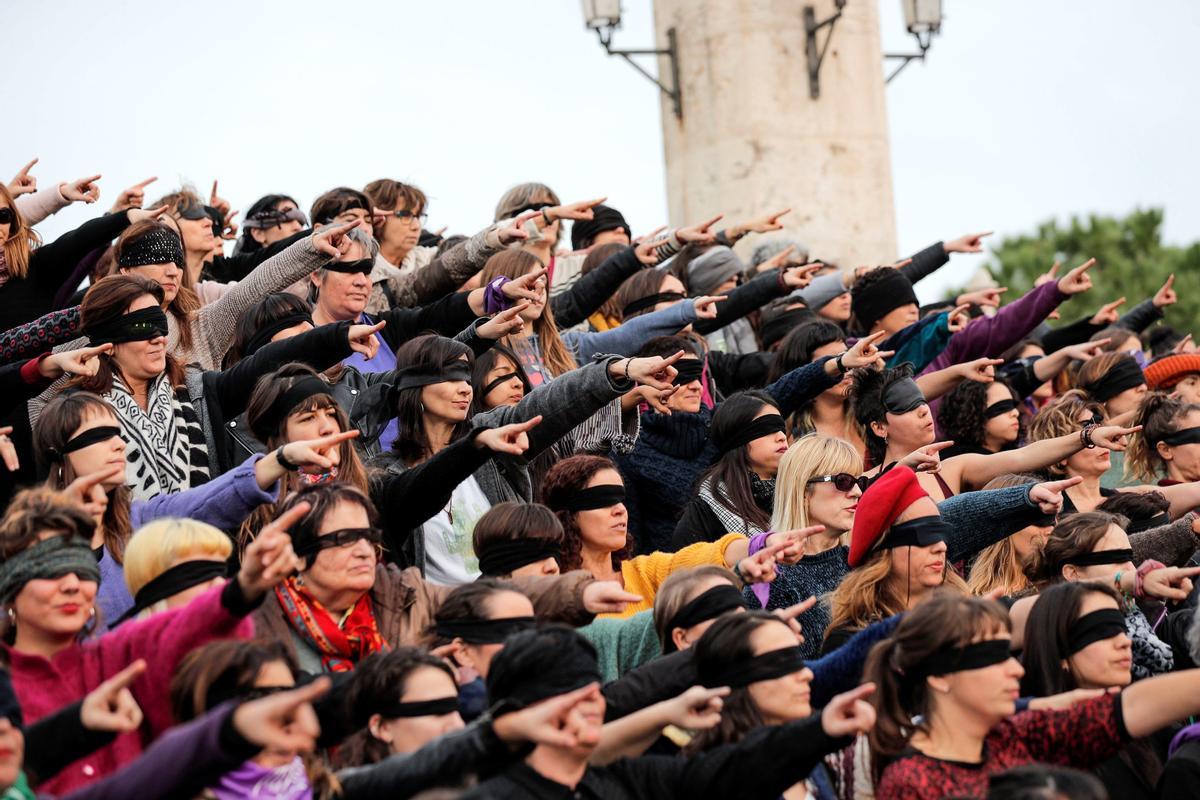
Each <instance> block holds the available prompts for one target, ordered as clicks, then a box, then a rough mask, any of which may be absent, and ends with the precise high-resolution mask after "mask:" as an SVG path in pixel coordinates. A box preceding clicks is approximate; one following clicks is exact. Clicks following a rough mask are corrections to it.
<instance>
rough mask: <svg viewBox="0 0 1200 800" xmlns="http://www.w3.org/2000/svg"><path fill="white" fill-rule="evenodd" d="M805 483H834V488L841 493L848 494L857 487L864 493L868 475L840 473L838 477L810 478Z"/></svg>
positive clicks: (820, 476)
mask: <svg viewBox="0 0 1200 800" xmlns="http://www.w3.org/2000/svg"><path fill="white" fill-rule="evenodd" d="M805 483H832V484H833V488H835V489H837V490H838V491H839V492H848V491H850V490H851V489H853V488H854V487H855V486H857V487H858V488H859V489H861V490H862V491H864V492H865V491H866V490H867V476H866V475H851V474H850V473H848V472H839V473H838V474H836V475H818V476H817V477H815V478H809V479H808V480H807V481H806V482H805Z"/></svg>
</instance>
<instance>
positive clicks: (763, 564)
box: [733, 541, 803, 584]
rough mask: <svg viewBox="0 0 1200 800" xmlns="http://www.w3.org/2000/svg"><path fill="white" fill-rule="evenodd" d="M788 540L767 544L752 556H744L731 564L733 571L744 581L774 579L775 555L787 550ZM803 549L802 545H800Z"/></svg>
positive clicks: (765, 581) (756, 581) (767, 580)
mask: <svg viewBox="0 0 1200 800" xmlns="http://www.w3.org/2000/svg"><path fill="white" fill-rule="evenodd" d="M790 547H791V543H790V542H786V541H783V542H777V543H776V544H768V545H767V546H766V547H764V548H763V549H762V550H759V551H758V552H757V553H755V554H754V555H752V556H746V557H745V558H743V559H742V560H741V561H738V562H737V563H736V564H734V565H733V571H734V573H736V574H737V575H740V576H741V578H742V581H743V582H744V583H747V584H750V583H770V582H771V581H773V580H775V574H776V573H775V561H776V557H777V556H778V555H779V554H780V553H782V552H783V551H784V550H789V548H790ZM801 550H803V545H801Z"/></svg>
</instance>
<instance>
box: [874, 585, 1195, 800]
mask: <svg viewBox="0 0 1200 800" xmlns="http://www.w3.org/2000/svg"><path fill="white" fill-rule="evenodd" d="M1011 631H1012V627H1011V623H1010V622H1009V617H1008V614H1007V613H1006V612H1005V611H1004V609H1003V608H1002V607H1001V606H1000V605H999V604H997V603H995V602H993V601H990V600H984V599H982V598H967V597H961V596H956V595H954V594H951V593H948V592H939V593H938V594H937V595H936V596H935V597H933V598H932V599H930V600H929V601H928V602H926V603H923V604H922V605H921V606H919V607H918V608H916V609H914V610H913V611H911V612H909V613H908V614H906V615H905V617H904V619H903V620H901V622H900V626H899V627H898V628H897V629H896V632H895V634H894V635H893V636H892V637H891V638H890V639H887V640H886V641H885V643H884V644H880V645H878V646H877V647H876V648H875V650H873V651H872V653H871V656H870V658H868V660H867V668H866V675H865V678H866V679H867V680H869V681H872V682H874V683H875V684H876V686H877V689H876V692H875V696H874V697H873V698H872V702H873V703H874V705H875V708H876V711H877V719H876V723H875V727H874V729H873V730H872V731H871V732H870V733H869V734H868V738H869V741H870V744H871V755H872V758H873V760H874V762H875V764H876V765H877V767H881V768H882V775H881V777H880V779H879V781H878V784H877V785H876V786H875V793H874V796H875V797H878V798H880V800H891V798H930V800H934V799H935V798H942V797H946V796H950V795H953V796H956V797H964V796H965V797H979V798H982V797H984V796H985V795H987V791H988V778H989V777H990V776H991V775H993V774H995V773H998V772H1003V771H1005V770H1007V769H1011V768H1013V767H1017V766H1021V765H1023V764H1029V763H1032V762H1036V761H1046V762H1050V763H1057V764H1063V765H1067V766H1075V767H1080V768H1091V767H1095V766H1097V765H1099V764H1101V763H1103V762H1104V761H1105V760H1106V759H1109V758H1111V757H1112V756H1114V755H1116V754H1117V753H1118V752H1119V751H1120V750H1121V748H1122V747H1123V746H1124V743H1125V742H1126V741H1128V740H1129V739H1130V738H1133V739H1139V738H1141V737H1145V736H1149V735H1151V734H1152V733H1153V732H1154V731H1157V730H1158V729H1160V728H1162V727H1163V726H1165V725H1168V724H1170V723H1172V722H1174V721H1177V720H1180V719H1184V718H1186V717H1187V716H1189V715H1191V714H1195V713H1197V711H1200V670H1186V671H1184V672H1177V673H1173V674H1171V675H1162V676H1158V677H1155V678H1149V679H1147V680H1143V681H1137V682H1135V683H1133V684H1132V685H1130V686H1128V687H1126V688H1125V689H1124V690H1122V691H1121V692H1120V693H1117V694H1113V693H1110V692H1102V691H1097V692H1096V693H1095V694H1096V696H1094V697H1091V698H1090V699H1084V700H1081V701H1079V702H1077V703H1075V704H1074V705H1073V706H1071V707H1070V708H1066V709H1060V710H1049V709H1045V710H1043V709H1039V710H1033V709H1031V710H1027V711H1022V712H1019V713H1014V712H1015V711H1016V701H1017V699H1018V698H1019V697H1020V696H1021V679H1022V677H1023V676H1024V673H1025V670H1024V669H1023V668H1022V666H1021V664H1020V663H1018V662H1017V660H1016V659H1015V658H1014V657H1013V656H1012V654H1011V647H1012V642H1011V641H1010V636H1011Z"/></svg>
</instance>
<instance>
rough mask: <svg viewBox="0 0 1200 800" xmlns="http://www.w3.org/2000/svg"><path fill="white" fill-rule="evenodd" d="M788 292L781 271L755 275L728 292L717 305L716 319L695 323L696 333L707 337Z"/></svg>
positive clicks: (789, 289) (788, 288)
mask: <svg viewBox="0 0 1200 800" xmlns="http://www.w3.org/2000/svg"><path fill="white" fill-rule="evenodd" d="M790 291H791V288H790V287H789V286H788V285H787V284H786V283H785V282H784V280H783V273H782V272H781V271H778V270H772V271H770V272H764V273H763V274H761V275H757V276H755V277H754V279H753V280H751V281H749V282H748V283H743V284H742V285H741V286H738V287H736V288H735V289H733V290H732V291H730V292H729V293H728V294H727V295H726V299H725V300H724V301H722V302H720V303H718V304H717V316H716V317H714V318H713V319H702V320H700V321H699V322H697V323H696V333H700V334H706V335H707V334H709V333H712V332H713V331H718V330H720V329H721V328H724V327H725V326H726V325H728V324H729V323H731V322H734V321H735V320H739V319H741V318H742V317H744V316H746V315H747V314H749V313H750V312H752V311H757V310H758V309H760V308H762V307H763V306H765V305H766V304H767V303H769V302H771V301H772V300H774V299H775V298H776V297H783V296H784V295H786V294H787V293H788V292H790Z"/></svg>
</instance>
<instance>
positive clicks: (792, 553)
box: [767, 525, 825, 564]
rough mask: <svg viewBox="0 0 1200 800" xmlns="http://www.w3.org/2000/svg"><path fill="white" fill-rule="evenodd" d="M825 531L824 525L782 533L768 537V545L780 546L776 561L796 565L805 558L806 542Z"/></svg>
mask: <svg viewBox="0 0 1200 800" xmlns="http://www.w3.org/2000/svg"><path fill="white" fill-rule="evenodd" d="M823 530H825V526H824V525H809V526H808V527H807V528H799V529H798V530H794V531H781V532H780V533H772V534H770V535H769V536H767V545H768V546H770V545H776V544H777V545H780V546H781V548H780V550H779V551H778V552H777V553H776V554H775V561H776V562H777V563H780V564H796V563H798V562H799V561H800V559H802V558H804V540H805V539H807V538H808V537H810V536H814V535H816V534H818V533H820V532H821V531H823Z"/></svg>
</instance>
